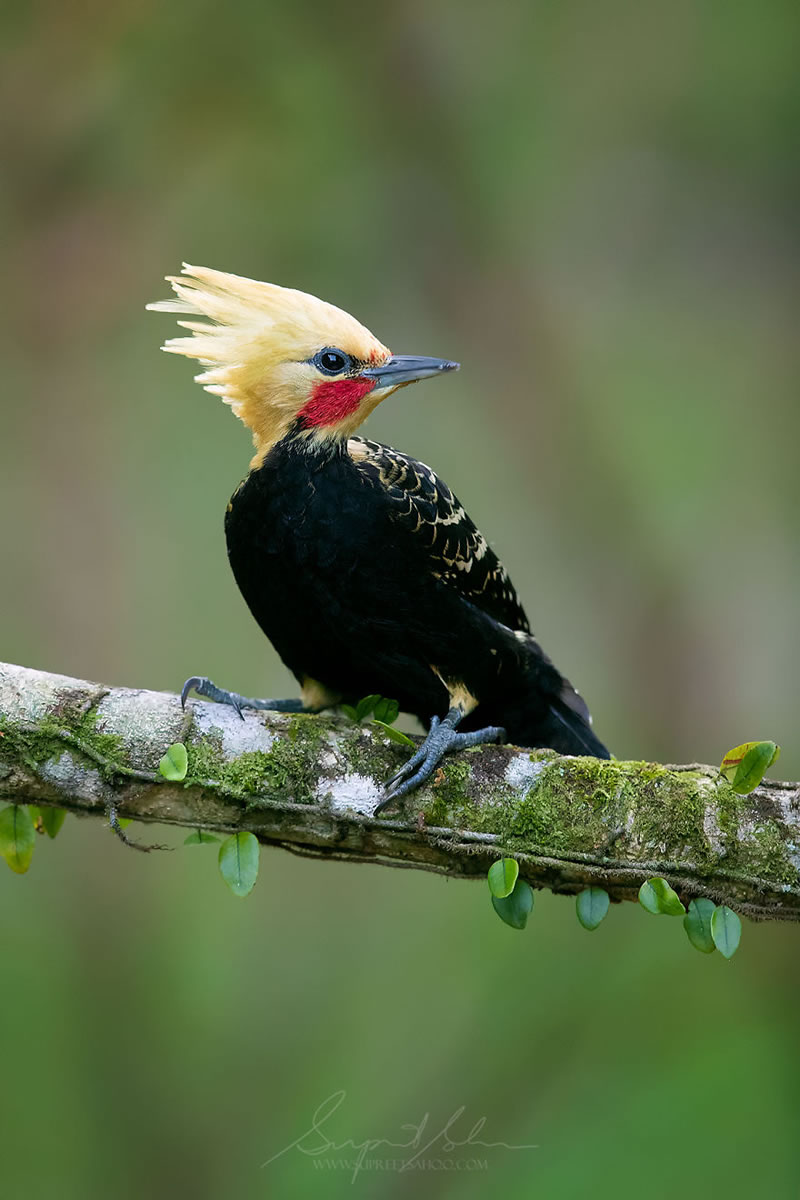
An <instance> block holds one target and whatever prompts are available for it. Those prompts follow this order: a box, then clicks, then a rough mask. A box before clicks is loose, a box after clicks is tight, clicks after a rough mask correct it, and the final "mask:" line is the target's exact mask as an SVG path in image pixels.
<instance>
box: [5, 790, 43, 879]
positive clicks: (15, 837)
mask: <svg viewBox="0 0 800 1200" xmlns="http://www.w3.org/2000/svg"><path fill="white" fill-rule="evenodd" d="M35 845H36V830H35V828H34V825H33V817H32V816H31V814H30V813H29V812H28V810H27V808H25V807H24V805H21V804H12V805H11V806H10V807H9V808H4V809H3V810H2V812H0V854H2V856H3V858H4V859H5V860H6V862H7V863H8V865H9V866H10V867H11V870H12V871H15V872H16V873H17V875H24V874H25V872H26V871H27V869H28V867H29V866H30V865H31V859H32V858H33V847H34V846H35Z"/></svg>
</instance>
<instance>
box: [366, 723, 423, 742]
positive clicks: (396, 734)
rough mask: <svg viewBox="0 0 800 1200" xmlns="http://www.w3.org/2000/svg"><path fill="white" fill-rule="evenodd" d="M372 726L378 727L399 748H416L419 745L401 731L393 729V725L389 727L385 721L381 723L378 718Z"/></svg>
mask: <svg viewBox="0 0 800 1200" xmlns="http://www.w3.org/2000/svg"><path fill="white" fill-rule="evenodd" d="M372 724H373V725H377V726H378V728H379V729H380V731H381V733H383V734H385V735H386V737H387V738H388V739H389V741H390V742H396V743H397V745H398V746H414V747H416V744H417V743H416V742H415V741H412V739H411V738H410V737H409V736H408V735H407V734H405V733H403V731H402V730H401V729H393V728H392V726H391V725H387V724H386V722H385V721H379V720H378V719H377V718H376V719H375V720H374V721H373V722H372Z"/></svg>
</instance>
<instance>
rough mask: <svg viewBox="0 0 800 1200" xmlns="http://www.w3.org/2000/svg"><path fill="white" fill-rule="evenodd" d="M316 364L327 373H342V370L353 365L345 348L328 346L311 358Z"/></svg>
mask: <svg viewBox="0 0 800 1200" xmlns="http://www.w3.org/2000/svg"><path fill="white" fill-rule="evenodd" d="M311 361H312V362H313V363H314V366H315V367H317V368H318V369H319V370H320V371H324V373H325V374H326V375H341V373H342V371H346V370H347V368H348V367H349V366H350V365H351V359H350V355H349V354H345V353H344V351H343V350H334V349H333V348H330V347H329V348H326V349H325V350H320V352H319V353H318V354H315V355H314V357H313V359H312V360H311Z"/></svg>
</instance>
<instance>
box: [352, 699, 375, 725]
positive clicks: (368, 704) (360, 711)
mask: <svg viewBox="0 0 800 1200" xmlns="http://www.w3.org/2000/svg"><path fill="white" fill-rule="evenodd" d="M379 700H380V696H365V697H364V699H363V700H359V702H358V704H357V705H356V720H357V721H363V720H364V717H366V716H369V714H370V713H371V712H372V710H373V709H374V708H375V705H376V704H377V703H378V702H379Z"/></svg>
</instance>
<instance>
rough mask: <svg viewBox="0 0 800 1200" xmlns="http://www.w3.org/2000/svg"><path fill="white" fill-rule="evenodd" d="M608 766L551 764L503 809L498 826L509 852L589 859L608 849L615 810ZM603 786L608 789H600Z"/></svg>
mask: <svg viewBox="0 0 800 1200" xmlns="http://www.w3.org/2000/svg"><path fill="white" fill-rule="evenodd" d="M610 770H611V771H614V768H613V767H610V765H609V764H608V763H599V762H596V761H595V760H594V759H576V760H575V761H574V762H571V763H570V764H569V768H568V769H567V768H566V767H564V766H563V765H560V764H559V763H558V761H557V760H556V761H555V762H553V763H550V764H547V765H546V766H545V769H544V770H543V772H542V774H541V776H540V777H539V779H537V781H536V783H535V784H534V786H533V787H531V788H530V789H529V790H528V792H527V793H526V794H525V796H524V797H523V798H522V799H521V800H516V801H515V802H513V803H511V804H510V805H507V806H505V807H504V808H501V809H500V810H499V811H498V813H497V819H496V820H495V822H494V824H495V825H496V826H497V827H498V829H497V831H498V832H499V833H500V834H501V835H502V836H503V838H504V840H507V841H508V844H509V845H510V846H514V845H520V846H522V845H523V844H527V845H528V846H541V847H543V848H545V849H548V850H552V851H553V852H555V853H562V852H564V851H567V850H578V851H580V852H583V853H586V852H589V851H591V850H595V849H597V848H598V847H600V846H602V845H604V844H606V843H607V842H608V837H609V828H610V824H611V823H612V822H611V821H610V820H609V817H611V816H613V813H612V811H611V810H612V808H613V804H610V796H611V795H612V794H613V789H612V788H610V787H609V786H608V782H609V771H610ZM601 784H604V786H601Z"/></svg>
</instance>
